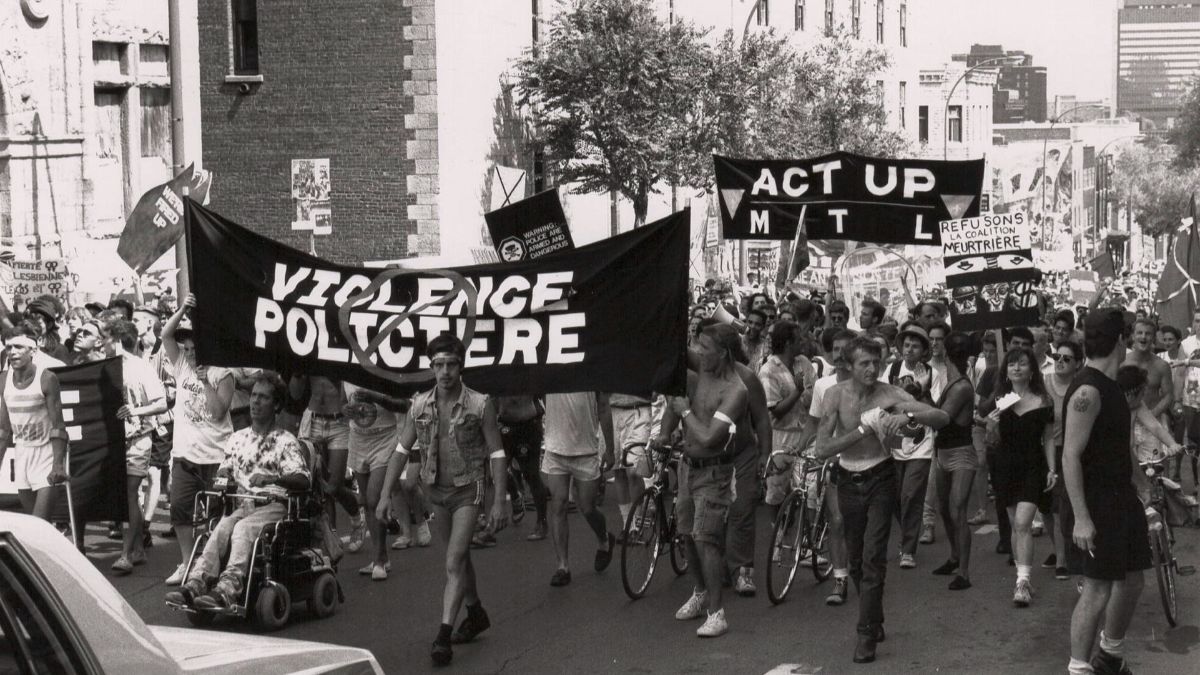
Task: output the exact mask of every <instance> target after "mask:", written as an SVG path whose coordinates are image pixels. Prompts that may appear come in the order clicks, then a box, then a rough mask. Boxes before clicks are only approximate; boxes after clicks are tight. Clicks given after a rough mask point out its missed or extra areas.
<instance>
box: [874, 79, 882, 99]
mask: <svg viewBox="0 0 1200 675" xmlns="http://www.w3.org/2000/svg"><path fill="white" fill-rule="evenodd" d="M883 96H884V94H883V80H875V98H876V100H878V101H879V105H883Z"/></svg>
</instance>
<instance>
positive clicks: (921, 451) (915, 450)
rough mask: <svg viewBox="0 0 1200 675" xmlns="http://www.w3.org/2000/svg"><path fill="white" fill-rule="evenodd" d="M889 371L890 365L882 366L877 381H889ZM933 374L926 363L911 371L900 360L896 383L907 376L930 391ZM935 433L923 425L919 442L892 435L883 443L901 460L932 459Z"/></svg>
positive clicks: (890, 369)
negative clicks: (923, 430) (923, 428)
mask: <svg viewBox="0 0 1200 675" xmlns="http://www.w3.org/2000/svg"><path fill="white" fill-rule="evenodd" d="M891 373H892V367H891V366H888V367H887V368H884V369H883V372H882V373H880V375H879V381H880V382H889V378H888V376H889V375H891ZM933 374H934V370H933V368H930V367H929V365H928V364H919V366H918V371H913V370H912V369H911V368H909V367H908V365H907V364H905V363H904V361H900V370H899V371H897V373H896V384H897V386H899V384H898V383H899V382H900V381H901V380H902V379H903V378H905V377H908V378H911V379H913V380H914V381H916V382H918V383H920V384H921V385H922V386H923V387H925V388H926V389H930V391H931V392H932V388H933V386H932V385H933V380H934V377H933ZM943 386H944V385H943ZM938 393H941V392H938ZM936 434H937V432H935V431H934V430H933V429H930V428H929V427H925V436H924V437H923V438H922V439H921V440H920V441H919V442H914V440H913V439H911V438H908V437H907V436H893V437H891V438H888V439H886V442H885V445H887V446H888V448H889V449H890V450H891V451H892V457H893V458H895V459H897V460H899V461H902V462H903V461H906V460H910V459H933V438H934V436H935V435H936Z"/></svg>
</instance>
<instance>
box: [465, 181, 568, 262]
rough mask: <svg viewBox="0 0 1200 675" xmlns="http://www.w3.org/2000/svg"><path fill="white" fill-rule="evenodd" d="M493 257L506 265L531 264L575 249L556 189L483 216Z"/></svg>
mask: <svg viewBox="0 0 1200 675" xmlns="http://www.w3.org/2000/svg"><path fill="white" fill-rule="evenodd" d="M483 219H484V220H485V221H487V226H488V232H489V233H490V234H491V235H492V243H494V244H495V245H496V253H497V255H499V256H500V259H501V260H503V261H505V262H516V261H518V260H533V259H535V258H540V257H542V256H544V255H550V254H551V253H558V252H559V251H567V250H570V249H573V248H575V241H574V240H572V239H571V229H570V228H569V227H568V226H567V214H566V213H564V212H563V207H562V201H561V200H560V199H559V198H558V189H557V188H553V189H550V190H545V191H543V192H539V193H537V194H536V195H534V196H532V197H530V198H528V199H522V200H521V201H519V202H513V203H512V204H509V205H508V206H502V207H500V208H498V209H496V210H495V211H491V212H488V213H485V214H483Z"/></svg>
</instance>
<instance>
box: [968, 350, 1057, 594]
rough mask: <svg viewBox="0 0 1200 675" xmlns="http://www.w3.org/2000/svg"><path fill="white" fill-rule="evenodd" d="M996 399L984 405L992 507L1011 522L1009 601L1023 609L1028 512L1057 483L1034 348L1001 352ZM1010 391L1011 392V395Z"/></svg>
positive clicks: (1050, 413) (1049, 408)
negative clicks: (990, 437) (1013, 573)
mask: <svg viewBox="0 0 1200 675" xmlns="http://www.w3.org/2000/svg"><path fill="white" fill-rule="evenodd" d="M998 375H999V384H998V386H997V387H996V397H995V398H994V399H991V400H989V401H987V402H986V403H985V407H988V408H993V409H992V410H991V411H990V412H989V413H988V415H987V426H988V433H990V434H995V435H997V440H998V442H997V443H996V449H995V450H994V451H993V452H989V453H988V464H989V466H990V467H991V470H992V484H993V487H994V488H995V492H996V508H1004V509H1006V510H1007V512H1008V517H1009V520H1010V521H1011V522H1012V551H1013V557H1014V559H1015V563H1016V567H1017V583H1016V586H1015V588H1014V589H1013V604H1014V605H1016V606H1017V607H1028V606H1029V604H1030V602H1032V597H1033V588H1032V585H1031V583H1030V574H1031V572H1032V570H1033V516H1034V514H1035V513H1036V512H1037V511H1038V510H1041V511H1043V512H1046V511H1049V510H1050V490H1051V489H1052V488H1053V487H1054V484H1055V483H1056V482H1057V481H1058V473H1057V472H1055V471H1054V470H1053V469H1052V468H1050V467H1051V466H1052V465H1053V463H1054V409H1053V408H1054V406H1053V404H1052V400H1051V398H1050V396H1049V395H1048V394H1047V393H1046V387H1045V384H1044V383H1043V382H1042V373H1041V371H1040V370H1038V367H1037V361H1036V359H1035V357H1034V355H1033V352H1032V351H1031V350H1030V349H1028V348H1025V347H1018V348H1015V349H1011V350H1010V351H1009V352H1008V353H1007V354H1005V355H1004V362H1003V366H1002V367H1001V368H1000V369H999V371H998ZM1010 394H1014V395H1015V396H1010Z"/></svg>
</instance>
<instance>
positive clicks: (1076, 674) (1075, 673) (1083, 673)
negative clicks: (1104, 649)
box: [1067, 656, 1096, 675]
mask: <svg viewBox="0 0 1200 675" xmlns="http://www.w3.org/2000/svg"><path fill="white" fill-rule="evenodd" d="M1067 672H1068V673H1069V674H1070V675H1089V674H1090V673H1095V672H1096V671H1094V670H1092V664H1090V663H1088V662H1087V661H1080V660H1079V659H1077V658H1075V657H1073V656H1072V657H1071V662H1070V663H1068V664H1067Z"/></svg>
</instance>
